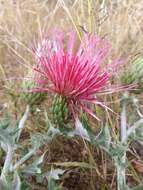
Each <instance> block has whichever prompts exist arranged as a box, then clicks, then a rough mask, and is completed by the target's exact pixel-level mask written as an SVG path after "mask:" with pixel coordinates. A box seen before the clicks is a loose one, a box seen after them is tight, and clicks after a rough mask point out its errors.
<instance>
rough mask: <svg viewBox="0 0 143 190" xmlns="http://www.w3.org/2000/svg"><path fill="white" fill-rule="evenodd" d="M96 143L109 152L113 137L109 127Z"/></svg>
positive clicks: (100, 134) (101, 133)
mask: <svg viewBox="0 0 143 190" xmlns="http://www.w3.org/2000/svg"><path fill="white" fill-rule="evenodd" d="M96 141H97V142H98V144H99V145H100V146H102V147H104V148H106V149H107V150H109V148H110V144H111V135H110V130H109V127H108V126H107V125H106V126H105V127H104V128H103V129H102V131H101V132H100V133H99V135H98V136H97V138H96Z"/></svg>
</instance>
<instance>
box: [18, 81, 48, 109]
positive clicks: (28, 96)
mask: <svg viewBox="0 0 143 190" xmlns="http://www.w3.org/2000/svg"><path fill="white" fill-rule="evenodd" d="M34 88H36V84H35V82H34V81H33V80H26V81H23V84H22V89H23V92H22V94H21V98H22V99H23V100H24V101H25V102H26V103H27V104H28V105H30V106H33V105H38V104H40V103H41V102H42V101H43V100H44V99H45V97H46V93H41V92H32V90H33V89H34Z"/></svg>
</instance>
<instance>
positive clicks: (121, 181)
mask: <svg viewBox="0 0 143 190" xmlns="http://www.w3.org/2000/svg"><path fill="white" fill-rule="evenodd" d="M126 104H127V94H126V93H124V95H123V99H122V101H121V126H120V127H121V128H120V141H121V144H122V145H126V144H127V121H126V118H127V116H126ZM118 161H120V162H119V163H117V184H118V190H123V188H124V187H125V186H126V150H125V151H124V153H123V155H122V156H121V157H120V158H118Z"/></svg>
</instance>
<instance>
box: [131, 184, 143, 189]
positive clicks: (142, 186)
mask: <svg viewBox="0 0 143 190" xmlns="http://www.w3.org/2000/svg"><path fill="white" fill-rule="evenodd" d="M131 190H143V185H140V186H137V187H133V188H132V189H131Z"/></svg>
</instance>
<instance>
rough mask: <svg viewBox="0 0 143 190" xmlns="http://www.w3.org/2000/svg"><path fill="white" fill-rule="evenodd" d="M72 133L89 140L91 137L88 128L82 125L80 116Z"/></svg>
mask: <svg viewBox="0 0 143 190" xmlns="http://www.w3.org/2000/svg"><path fill="white" fill-rule="evenodd" d="M72 133H73V134H75V135H78V136H80V137H82V138H83V139H85V140H87V141H90V137H89V134H88V132H87V130H86V128H85V127H84V126H83V125H82V123H81V122H80V120H79V119H78V118H76V121H75V130H74V131H73V132H72Z"/></svg>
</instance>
